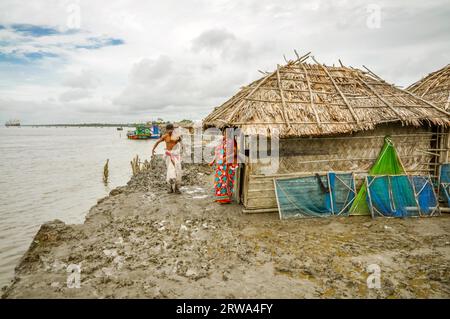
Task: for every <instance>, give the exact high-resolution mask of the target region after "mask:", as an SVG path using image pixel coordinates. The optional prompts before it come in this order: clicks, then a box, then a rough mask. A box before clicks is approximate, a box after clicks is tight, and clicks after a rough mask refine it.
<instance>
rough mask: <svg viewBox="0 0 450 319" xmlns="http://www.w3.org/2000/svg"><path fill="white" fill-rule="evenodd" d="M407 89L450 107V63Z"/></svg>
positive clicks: (445, 108) (440, 105) (441, 105)
mask: <svg viewBox="0 0 450 319" xmlns="http://www.w3.org/2000/svg"><path fill="white" fill-rule="evenodd" d="M407 90H409V91H410V92H412V93H414V94H416V95H418V96H420V97H423V98H424V99H427V100H428V101H430V102H432V103H433V104H435V105H437V106H439V107H441V108H443V109H444V110H447V109H448V108H449V107H450V64H448V65H447V66H445V67H443V68H442V69H440V70H439V71H436V72H433V73H430V74H428V75H427V76H426V77H424V78H423V79H422V80H420V81H418V82H416V83H414V84H413V85H411V86H410V87H408V89H407Z"/></svg>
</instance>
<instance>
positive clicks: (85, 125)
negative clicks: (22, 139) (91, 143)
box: [17, 123, 146, 127]
mask: <svg viewBox="0 0 450 319" xmlns="http://www.w3.org/2000/svg"><path fill="white" fill-rule="evenodd" d="M139 125H146V124H100V123H91V124H22V125H20V126H17V127H136V126H139Z"/></svg>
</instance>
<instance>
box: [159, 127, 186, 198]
mask: <svg viewBox="0 0 450 319" xmlns="http://www.w3.org/2000/svg"><path fill="white" fill-rule="evenodd" d="M173 131H174V127H173V124H170V123H169V124H167V125H166V133H165V134H164V135H163V136H161V137H160V138H159V140H158V141H157V142H156V143H155V145H154V146H153V149H152V156H153V155H155V149H156V147H157V146H158V145H159V143H161V142H163V141H164V142H166V152H165V160H166V168H167V175H166V181H167V183H168V184H169V191H168V192H169V193H176V194H181V192H180V186H181V176H182V171H181V145H180V143H179V142H180V141H181V136H175V135H174V134H173Z"/></svg>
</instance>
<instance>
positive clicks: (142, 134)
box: [127, 125, 160, 140]
mask: <svg viewBox="0 0 450 319" xmlns="http://www.w3.org/2000/svg"><path fill="white" fill-rule="evenodd" d="M127 137H128V138H129V139H130V140H148V139H156V138H159V137H160V135H159V126H157V125H153V126H152V127H151V128H150V127H148V126H146V125H141V126H138V127H136V130H134V131H128V133H127Z"/></svg>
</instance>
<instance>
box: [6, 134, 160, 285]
mask: <svg viewBox="0 0 450 319" xmlns="http://www.w3.org/2000/svg"><path fill="white" fill-rule="evenodd" d="M154 142H155V141H154V140H146V141H145V140H144V141H132V140H128V139H127V138H126V131H125V130H124V131H117V130H116V129H115V128H28V127H22V128H3V127H2V128H0V156H1V158H0V176H1V179H0V287H1V286H3V285H5V284H7V283H8V282H9V281H10V280H11V279H12V276H13V271H14V267H15V266H16V264H17V262H18V261H19V259H20V257H21V256H22V255H23V253H24V252H25V251H26V249H27V248H28V246H29V245H30V242H31V240H32V239H33V237H34V235H35V234H36V231H37V230H38V229H39V227H40V225H41V224H42V223H44V222H46V221H50V220H53V219H60V220H62V221H64V222H65V223H82V222H83V221H84V217H85V215H86V213H87V212H88V210H89V208H91V207H92V206H93V205H95V204H96V202H97V199H99V198H100V197H103V196H105V195H106V194H107V193H109V191H111V189H113V188H115V187H117V186H119V185H124V184H126V183H127V182H128V180H129V178H130V175H131V166H130V160H131V159H132V158H133V157H134V156H135V155H136V154H138V155H139V157H140V158H141V159H142V160H145V159H149V158H150V154H151V148H152V146H153V144H154ZM159 151H162V147H161V148H159ZM108 158H109V184H108V186H105V185H104V184H103V181H102V177H103V166H104V164H105V162H106V159H108Z"/></svg>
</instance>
